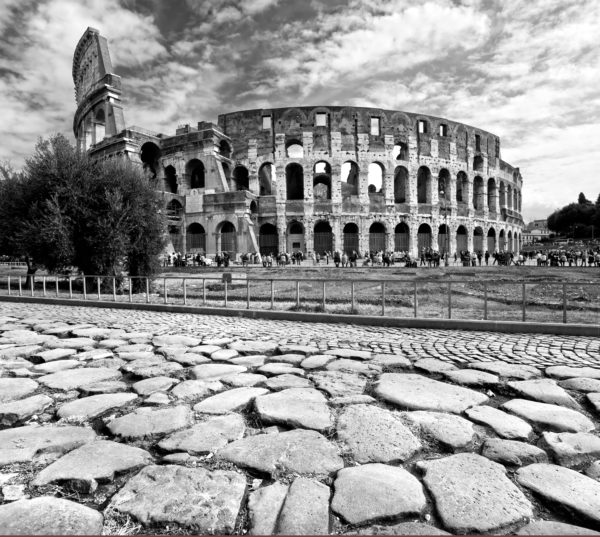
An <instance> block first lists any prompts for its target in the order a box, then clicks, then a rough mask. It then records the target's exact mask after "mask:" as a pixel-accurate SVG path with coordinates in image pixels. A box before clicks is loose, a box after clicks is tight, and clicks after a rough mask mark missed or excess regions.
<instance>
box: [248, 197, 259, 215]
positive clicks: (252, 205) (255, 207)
mask: <svg viewBox="0 0 600 537" xmlns="http://www.w3.org/2000/svg"><path fill="white" fill-rule="evenodd" d="M250 214H251V215H252V216H256V214H258V203H256V200H252V201H251V202H250Z"/></svg>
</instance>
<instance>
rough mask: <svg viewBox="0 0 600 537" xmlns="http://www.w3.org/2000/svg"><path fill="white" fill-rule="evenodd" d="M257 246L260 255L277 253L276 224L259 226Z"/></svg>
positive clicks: (277, 236) (277, 235)
mask: <svg viewBox="0 0 600 537" xmlns="http://www.w3.org/2000/svg"><path fill="white" fill-rule="evenodd" d="M258 247H259V250H260V254H261V255H277V254H278V253H279V234H278V232H277V227H276V226H274V225H273V224H271V223H266V224H263V225H262V226H260V229H259V230H258Z"/></svg>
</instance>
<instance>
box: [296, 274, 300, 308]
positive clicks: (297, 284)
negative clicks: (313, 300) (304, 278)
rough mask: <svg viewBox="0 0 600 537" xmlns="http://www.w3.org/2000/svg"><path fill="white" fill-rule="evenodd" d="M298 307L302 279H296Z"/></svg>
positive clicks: (298, 306)
mask: <svg viewBox="0 0 600 537" xmlns="http://www.w3.org/2000/svg"><path fill="white" fill-rule="evenodd" d="M296 308H300V280H296Z"/></svg>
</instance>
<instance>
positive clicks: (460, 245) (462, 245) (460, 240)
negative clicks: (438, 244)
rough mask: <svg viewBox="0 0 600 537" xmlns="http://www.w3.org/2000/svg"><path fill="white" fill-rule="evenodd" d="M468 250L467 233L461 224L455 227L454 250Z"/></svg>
mask: <svg viewBox="0 0 600 537" xmlns="http://www.w3.org/2000/svg"><path fill="white" fill-rule="evenodd" d="M468 250H469V235H468V233H467V228H466V227H465V226H463V225H462V224H461V225H460V226H458V227H457V228H456V251H457V252H463V251H464V252H466V251H468Z"/></svg>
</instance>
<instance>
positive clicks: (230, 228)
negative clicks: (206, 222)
mask: <svg viewBox="0 0 600 537" xmlns="http://www.w3.org/2000/svg"><path fill="white" fill-rule="evenodd" d="M217 229H218V230H219V231H218V233H217V250H218V251H219V252H227V253H228V254H229V255H230V256H231V257H235V254H236V252H237V240H236V232H235V226H234V225H233V224H232V223H231V222H222V223H221V224H219V226H218V228H217Z"/></svg>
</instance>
